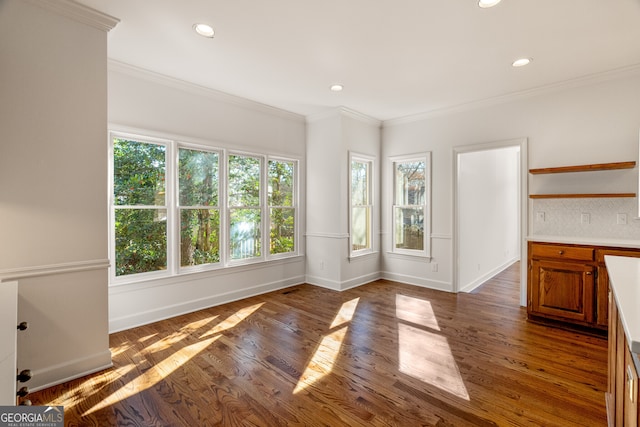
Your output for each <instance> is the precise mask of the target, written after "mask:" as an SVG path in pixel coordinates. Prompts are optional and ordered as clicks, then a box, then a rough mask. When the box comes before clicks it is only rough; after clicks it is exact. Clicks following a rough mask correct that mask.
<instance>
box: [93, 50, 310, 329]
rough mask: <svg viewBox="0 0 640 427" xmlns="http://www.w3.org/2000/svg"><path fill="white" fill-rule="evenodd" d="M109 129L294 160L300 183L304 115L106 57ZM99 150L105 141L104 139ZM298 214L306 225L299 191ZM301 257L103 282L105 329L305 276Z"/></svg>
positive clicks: (295, 281)
mask: <svg viewBox="0 0 640 427" xmlns="http://www.w3.org/2000/svg"><path fill="white" fill-rule="evenodd" d="M108 111H109V122H110V123H111V125H110V127H111V128H112V129H120V130H129V131H133V132H137V133H140V134H142V135H145V136H160V137H169V138H176V139H178V140H181V141H186V142H196V143H199V144H204V145H210V146H214V147H219V148H224V149H233V150H247V151H251V152H254V153H259V154H260V153H262V154H276V155H282V156H286V157H289V158H296V159H299V161H300V174H299V177H300V188H301V189H304V188H305V170H306V167H305V129H306V127H305V126H306V125H305V121H304V118H303V117H301V116H298V115H296V114H293V113H289V112H286V111H282V110H278V109H275V108H272V107H268V106H265V105H262V104H258V103H256V102H253V101H248V100H245V99H241V98H237V97H233V96H231V95H226V94H222V93H219V92H216V91H212V90H209V89H205V88H202V87H198V86H194V85H191V84H188V83H185V82H180V81H177V80H174V79H170V78H167V77H163V76H160V75H157V74H153V73H149V72H146V71H143V70H139V69H136V68H133V67H129V66H126V65H123V64H118V63H110V64H109V110H108ZM103 148H104V150H105V152H106V149H107V141H106V140H105V141H104V146H103ZM300 193H301V194H300V196H301V200H300V205H299V212H298V213H299V216H298V220H299V221H300V224H301V229H302V230H304V229H305V209H304V207H305V192H304V191H301V192H300ZM297 244H298V245H299V247H300V248H301V252H300V256H297V257H294V258H288V259H284V260H278V261H270V262H268V263H258V264H251V265H248V266H244V267H241V266H236V267H231V268H224V269H220V270H215V271H210V272H201V273H193V274H187V275H182V276H176V277H172V278H163V279H157V280H152V281H146V282H138V283H129V284H118V285H117V286H116V285H112V286H110V288H109V329H110V331H111V332H113V331H118V330H122V329H128V328H131V327H133V326H137V325H141V324H145V323H149V322H153V321H157V320H160V319H164V318H167V317H172V316H175V315H178V314H182V313H186V312H191V311H194V310H198V309H201V308H205V307H210V306H213V305H217V304H222V303H225V302H228V301H232V300H237V299H241V298H245V297H248V296H251V295H255V294H259V293H264V292H269V291H272V290H276V289H280V288H283V287H287V286H290V285H294V284H298V283H302V282H304V279H305V261H304V248H305V239H304V237H303V236H300V238H299V240H298V242H297Z"/></svg>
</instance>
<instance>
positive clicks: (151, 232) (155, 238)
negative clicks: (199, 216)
mask: <svg viewBox="0 0 640 427" xmlns="http://www.w3.org/2000/svg"><path fill="white" fill-rule="evenodd" d="M166 151H167V150H166V146H165V145H161V144H152V143H147V142H141V141H135V140H129V139H123V138H114V140H113V163H114V164H113V201H114V210H115V212H114V217H115V218H114V220H115V227H114V228H115V271H116V276H124V275H128V274H136V273H146V272H152V271H158V270H166V269H167V203H166V186H165V176H166Z"/></svg>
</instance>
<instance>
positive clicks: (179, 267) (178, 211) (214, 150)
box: [167, 141, 225, 275]
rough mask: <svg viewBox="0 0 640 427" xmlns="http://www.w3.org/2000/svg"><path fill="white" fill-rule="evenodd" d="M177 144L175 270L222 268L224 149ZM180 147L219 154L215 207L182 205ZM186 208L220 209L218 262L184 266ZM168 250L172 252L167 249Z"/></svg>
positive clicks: (182, 271)
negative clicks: (182, 222) (183, 245)
mask: <svg viewBox="0 0 640 427" xmlns="http://www.w3.org/2000/svg"><path fill="white" fill-rule="evenodd" d="M175 145H176V149H175V160H174V162H175V163H174V164H175V168H174V169H175V174H174V179H173V181H172V184H173V185H174V186H175V206H174V208H175V216H176V221H175V222H176V224H175V225H176V227H177V229H176V242H175V245H174V251H175V271H176V274H178V275H179V274H181V273H195V272H200V271H207V270H215V269H217V268H220V267H221V266H223V265H224V261H225V257H224V254H223V248H222V246H223V245H222V242H223V240H222V239H223V231H224V219H223V217H224V212H223V211H222V205H221V200H222V192H223V188H222V187H223V185H222V183H223V182H224V181H223V179H222V176H223V174H224V172H223V170H222V169H223V167H222V161H223V159H224V158H225V155H224V150H222V149H219V148H215V147H210V146H205V145H198V144H189V143H185V142H180V141H175ZM180 149H186V150H193V151H201V152H206V153H216V154H217V155H218V204H217V206H215V207H211V206H196V205H184V206H183V205H182V204H181V203H180ZM183 208H186V209H209V210H213V209H217V210H218V219H219V227H220V228H219V230H218V242H219V245H220V247H219V248H218V254H219V256H220V261H218V262H216V263H204V264H198V265H190V266H184V267H183V266H182V262H181V259H180V243H181V239H182V235H181V227H180V221H181V213H182V209H183ZM167 251H168V252H170V251H169V250H168V249H167Z"/></svg>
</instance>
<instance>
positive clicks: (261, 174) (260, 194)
mask: <svg viewBox="0 0 640 427" xmlns="http://www.w3.org/2000/svg"><path fill="white" fill-rule="evenodd" d="M232 156H239V157H251V158H255V159H257V160H258V162H259V167H260V171H259V174H258V175H259V176H258V179H259V192H258V205H257V206H255V205H252V206H231V205H230V203H229V160H230V159H231V157H232ZM265 157H266V156H264V155H258V154H253V153H247V152H241V151H230V152H229V153H228V154H227V155H226V156H225V176H226V180H225V184H226V185H225V190H226V191H225V218H226V221H225V223H226V226H225V231H226V240H225V243H226V245H225V246H226V247H225V255H226V260H227V261H226V264H227V265H243V264H252V263H254V262H260V261H263V260H265V258H266V257H265V253H264V242H265V227H264V218H265V204H266V203H265V194H264V193H265V185H264V183H265V176H264V169H265V166H264V165H265ZM232 209H255V210H258V211H259V212H260V255H259V256H256V257H251V258H240V259H233V258H232V257H231V210H232Z"/></svg>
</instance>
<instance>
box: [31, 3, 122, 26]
mask: <svg viewBox="0 0 640 427" xmlns="http://www.w3.org/2000/svg"><path fill="white" fill-rule="evenodd" d="M25 1H26V2H27V3H29V4H32V5H34V6H38V7H39V8H42V9H46V10H48V11H50V12H54V13H56V14H58V15H61V16H64V17H67V18H71V19H73V20H74V21H77V22H80V23H83V24H87V25H89V26H91V27H94V28H97V29H99V30H102V31H105V32H109V31H110V30H111V29H113V28H114V27H115V26H116V25H118V22H120V20H119V19H118V18H115V17H113V16H111V15H107V14H106V13H103V12H100V11H98V10H95V9H93V8H91V7H89V6H85V5H83V4H80V3H78V2H76V1H73V0H25Z"/></svg>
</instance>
